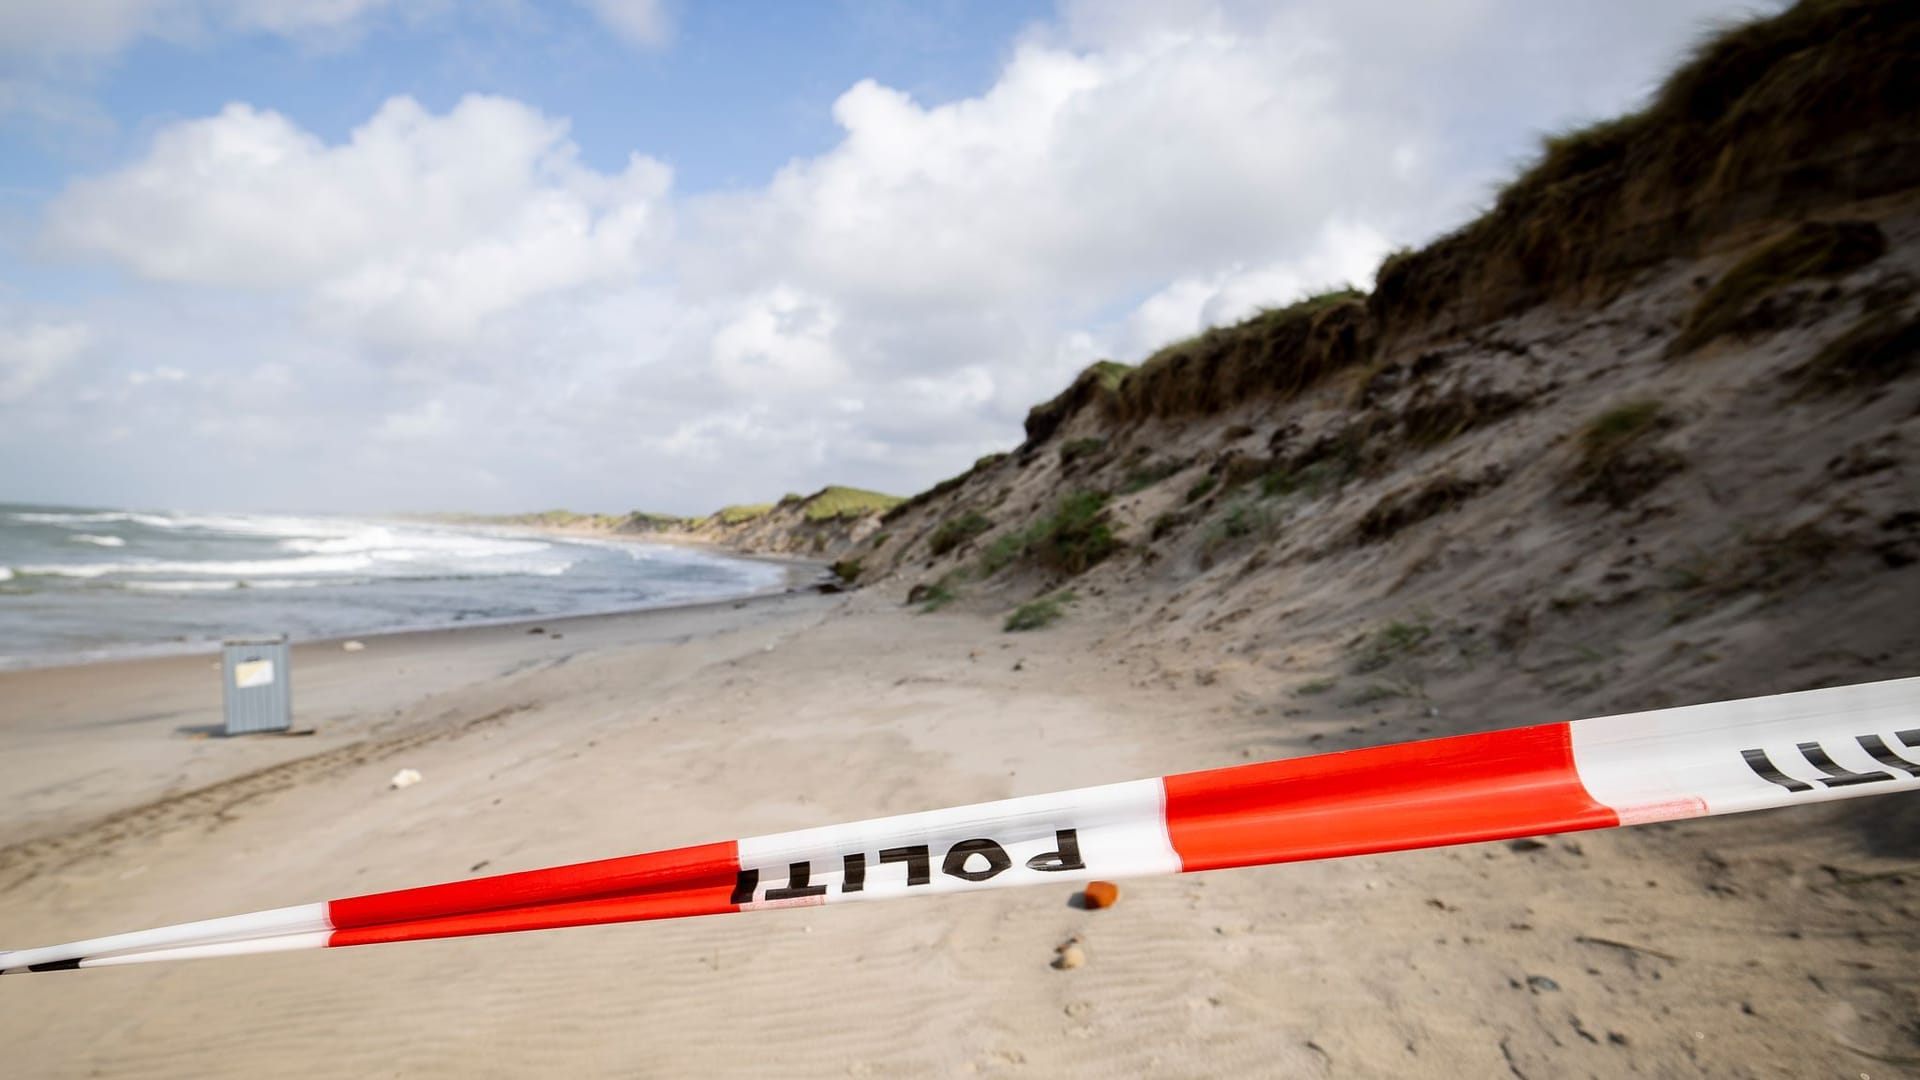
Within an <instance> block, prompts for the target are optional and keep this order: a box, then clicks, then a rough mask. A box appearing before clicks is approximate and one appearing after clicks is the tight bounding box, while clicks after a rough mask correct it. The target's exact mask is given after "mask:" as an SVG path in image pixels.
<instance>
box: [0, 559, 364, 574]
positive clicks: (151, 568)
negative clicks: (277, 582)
mask: <svg viewBox="0 0 1920 1080" xmlns="http://www.w3.org/2000/svg"><path fill="white" fill-rule="evenodd" d="M372 563H373V560H372V559H369V558H367V557H365V556H363V555H353V556H345V557H342V556H336V555H311V556H308V557H306V558H301V559H257V560H252V561H244V560H243V561H239V562H212V561H208V562H180V561H177V560H172V561H169V560H159V559H155V560H152V561H147V562H117V563H70V564H47V565H38V566H20V567H15V569H16V570H17V571H18V572H20V573H21V574H31V575H41V576H46V577H72V578H101V577H107V576H109V575H113V574H212V575H218V576H220V577H238V578H245V577H277V576H284V575H288V574H350V573H353V572H354V571H356V570H365V569H366V568H367V567H368V566H371V565H372Z"/></svg>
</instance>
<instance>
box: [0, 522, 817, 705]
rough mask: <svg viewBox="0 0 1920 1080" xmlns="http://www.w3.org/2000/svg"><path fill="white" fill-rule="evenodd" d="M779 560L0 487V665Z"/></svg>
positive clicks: (509, 615)
mask: <svg viewBox="0 0 1920 1080" xmlns="http://www.w3.org/2000/svg"><path fill="white" fill-rule="evenodd" d="M785 580H786V570H785V568H783V567H780V566H777V565H773V564H770V563H765V562H756V561H751V560H746V559H736V558H729V557H727V556H724V555H719V554H715V553H712V552H707V551H701V550H696V549H690V548H683V547H669V546H665V545H659V544H644V543H634V542H627V541H619V540H600V539H594V538H573V537H558V536H553V535H550V534H538V533H534V532H531V531H528V530H516V529H510V528H491V527H467V526H456V525H443V524H439V523H437V522H432V521H417V520H380V519H374V518H347V517H331V516H315V515H284V514H215V513H183V512H177V511H168V510H120V509H111V508H75V507H60V506H30V505H20V504H8V503H0V670H4V669H9V668H23V667H39V666H45V665H50V664H60V663H74V662H79V661H85V660H96V659H107V658H112V657H121V656H135V655H148V654H164V653H180V652H202V651H212V650H214V649H216V648H217V647H218V646H219V643H220V641H221V639H223V638H228V637H251V636H262V635H272V634H282V633H284V634H286V635H288V636H289V637H290V638H292V639H293V640H294V641H301V640H311V639H315V638H332V637H346V636H350V635H359V634H375V633H381V632H386V631H395V630H416V629H434V628H443V627H451V626H469V625H475V624H484V623H499V622H511V621H514V620H519V619H529V618H544V617H550V616H556V615H576V614H592V613H604V612H615V611H630V610H638V609H642V608H654V607H664V606H669V605H674V604H683V603H692V602H697V601H702V600H715V599H722V598H726V597H732V596H740V595H745V594H748V593H753V592H757V591H761V590H764V589H769V588H773V587H775V586H778V585H780V584H781V583H782V582H784V581H785Z"/></svg>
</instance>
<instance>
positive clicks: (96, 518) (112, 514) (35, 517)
mask: <svg viewBox="0 0 1920 1080" xmlns="http://www.w3.org/2000/svg"><path fill="white" fill-rule="evenodd" d="M7 516H8V517H10V518H12V519H13V520H15V521H24V522H27V523H28V524H31V525H98V524H100V523H102V522H107V521H130V520H132V518H133V515H131V514H128V513H126V512H124V511H118V510H109V511H105V512H102V513H98V514H45V513H40V512H38V511H31V510H15V511H13V512H12V513H10V514H8V515H7Z"/></svg>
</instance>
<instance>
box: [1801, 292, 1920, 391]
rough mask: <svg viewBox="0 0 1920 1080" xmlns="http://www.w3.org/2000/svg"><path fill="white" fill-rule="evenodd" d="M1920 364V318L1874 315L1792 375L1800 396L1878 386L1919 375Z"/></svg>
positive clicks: (1865, 317) (1885, 312) (1881, 312)
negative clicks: (1911, 373)
mask: <svg viewBox="0 0 1920 1080" xmlns="http://www.w3.org/2000/svg"><path fill="white" fill-rule="evenodd" d="M1916 359H1920V317H1917V316H1914V315H1910V314H1909V315H1900V314H1895V313H1893V312H1888V311H1877V312H1868V313H1867V314H1866V315H1865V316H1863V317H1862V318H1861V319H1860V321H1859V322H1856V323H1854V324H1853V326H1852V327H1851V328H1850V329H1848V330H1847V332H1846V333H1844V334H1841V335H1840V336H1839V337H1838V338H1835V339H1834V340H1833V341H1831V342H1829V343H1828V344H1827V346H1826V347H1825V348H1823V349H1821V350H1820V351H1819V352H1818V353H1816V354H1814V357H1813V359H1811V360H1809V361H1807V362H1806V363H1804V364H1802V365H1800V366H1799V367H1797V368H1794V369H1793V370H1792V371H1791V372H1788V374H1787V377H1788V378H1789V379H1791V380H1792V381H1793V382H1795V383H1797V384H1798V385H1799V388H1800V393H1801V394H1803V395H1805V394H1811V393H1818V392H1827V393H1832V392H1838V391H1842V390H1848V389H1852V388H1855V387H1862V386H1878V385H1880V384H1882V383H1888V382H1892V381H1893V380H1894V379H1897V378H1899V377H1900V376H1902V375H1904V374H1906V373H1907V372H1909V371H1911V370H1913V368H1914V361H1915V360H1916Z"/></svg>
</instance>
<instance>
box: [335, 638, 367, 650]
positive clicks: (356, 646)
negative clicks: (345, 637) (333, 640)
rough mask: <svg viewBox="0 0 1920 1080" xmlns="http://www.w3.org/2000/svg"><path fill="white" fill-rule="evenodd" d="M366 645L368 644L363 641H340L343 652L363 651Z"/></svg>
mask: <svg viewBox="0 0 1920 1080" xmlns="http://www.w3.org/2000/svg"><path fill="white" fill-rule="evenodd" d="M366 647H367V645H366V643H365V642H363V641H343V642H341V643H340V651H341V652H362V651H364V650H365V649H366Z"/></svg>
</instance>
